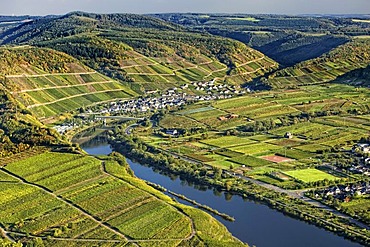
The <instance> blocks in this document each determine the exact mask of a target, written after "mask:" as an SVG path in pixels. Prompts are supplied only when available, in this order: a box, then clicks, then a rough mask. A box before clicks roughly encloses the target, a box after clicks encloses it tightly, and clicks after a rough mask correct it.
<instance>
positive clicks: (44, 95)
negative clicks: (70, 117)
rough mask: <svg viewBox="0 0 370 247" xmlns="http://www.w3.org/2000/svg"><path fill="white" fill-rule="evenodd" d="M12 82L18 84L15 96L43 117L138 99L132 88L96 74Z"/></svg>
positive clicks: (38, 77) (26, 78) (52, 76)
mask: <svg viewBox="0 0 370 247" xmlns="http://www.w3.org/2000/svg"><path fill="white" fill-rule="evenodd" d="M10 80H12V82H13V83H18V84H17V85H16V86H15V87H13V88H11V89H10V90H11V91H12V93H13V95H14V96H15V97H16V98H17V99H18V100H19V101H21V102H22V103H23V104H24V105H25V106H27V107H28V108H30V109H32V111H33V112H34V113H35V114H36V115H37V116H42V117H49V116H54V115H57V114H59V113H61V112H64V111H72V110H75V109H77V108H79V107H81V105H82V104H83V105H90V104H92V103H96V102H101V101H106V100H109V99H115V98H127V97H130V96H133V95H136V93H135V92H133V91H132V90H131V89H129V88H128V87H126V86H124V85H122V84H120V83H118V82H115V81H111V80H110V79H109V78H107V77H105V76H103V75H101V74H99V73H96V72H92V73H87V74H84V73H81V74H78V73H77V74H75V73H72V74H54V75H53V74H51V75H37V76H26V77H10ZM10 84H11V83H10ZM45 108H46V109H45Z"/></svg>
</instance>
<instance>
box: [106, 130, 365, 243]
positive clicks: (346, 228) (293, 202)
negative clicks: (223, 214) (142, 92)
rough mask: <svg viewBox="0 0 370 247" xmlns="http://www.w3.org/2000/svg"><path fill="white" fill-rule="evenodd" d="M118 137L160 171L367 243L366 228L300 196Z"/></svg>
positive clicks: (119, 146) (124, 149)
mask: <svg viewBox="0 0 370 247" xmlns="http://www.w3.org/2000/svg"><path fill="white" fill-rule="evenodd" d="M117 137H118V136H117V133H116V134H115V136H114V140H111V143H112V144H113V146H114V148H115V149H116V150H118V151H120V152H121V153H123V154H125V155H126V156H127V157H129V158H132V159H135V160H137V161H138V162H140V163H143V164H147V165H150V166H153V167H156V168H158V169H161V170H162V171H163V170H165V171H167V172H169V173H171V174H176V175H179V176H181V177H183V178H187V179H189V180H192V181H194V182H197V183H200V184H204V185H209V186H212V187H214V188H217V189H220V190H226V191H229V192H232V193H235V194H238V195H241V196H243V197H245V198H249V199H252V200H256V201H260V202H263V203H266V204H267V205H269V206H270V207H271V208H275V209H277V210H279V211H281V212H284V213H285V214H287V215H289V216H291V217H295V218H297V219H301V220H304V221H306V222H309V223H311V224H315V225H317V226H319V227H323V228H325V229H327V230H330V231H332V232H335V233H336V234H338V235H341V236H345V237H346V238H350V239H352V240H354V241H356V242H361V243H363V244H365V245H366V244H368V243H369V236H368V235H369V232H368V231H365V232H364V231H363V229H359V228H358V227H355V226H353V225H351V224H350V223H349V222H348V221H347V220H345V219H342V218H339V217H337V216H335V215H333V214H332V213H330V212H327V211H325V210H320V209H318V208H315V207H314V206H312V205H309V204H307V203H304V202H302V201H301V200H298V199H293V198H290V197H289V196H286V195H282V194H281V193H276V192H273V191H270V190H267V189H265V188H260V187H259V186H256V185H253V184H251V183H248V182H246V181H243V180H242V179H236V178H231V177H229V176H226V175H225V174H222V175H221V177H218V178H216V177H215V174H213V173H212V170H209V169H206V168H204V167H202V166H200V165H199V166H197V165H195V164H189V163H187V162H185V161H180V160H178V159H174V158H173V157H171V156H169V155H167V154H164V153H163V152H160V151H159V150H156V149H155V148H154V147H151V146H149V145H147V144H145V143H143V142H141V141H140V140H138V139H135V141H133V140H132V138H131V137H129V136H120V138H117ZM140 147H141V148H142V149H145V151H144V150H142V149H140ZM144 147H145V148H144Z"/></svg>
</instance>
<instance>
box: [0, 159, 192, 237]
mask: <svg viewBox="0 0 370 247" xmlns="http://www.w3.org/2000/svg"><path fill="white" fill-rule="evenodd" d="M104 163H105V164H104ZM103 166H106V168H105V169H107V170H108V171H110V170H112V169H117V168H119V167H120V166H118V165H117V163H115V162H113V161H105V162H103V161H101V160H98V159H96V158H93V157H89V156H83V155H75V154H62V153H53V152H46V153H43V154H40V155H37V156H34V157H32V158H29V159H24V160H20V161H17V162H14V163H10V164H8V165H7V166H6V168H5V169H4V170H1V173H0V179H1V181H4V182H3V183H2V184H3V185H2V191H1V197H0V198H1V199H0V204H1V205H2V206H4V210H3V211H2V212H1V213H0V219H1V220H2V222H1V224H3V225H4V226H5V227H6V228H7V229H8V230H16V231H19V232H21V233H25V234H32V235H35V236H40V237H44V236H45V237H46V236H49V235H50V234H52V235H53V236H54V237H63V238H71V239H91V238H94V239H112V240H122V241H123V242H126V241H127V238H130V239H133V240H135V239H157V240H165V239H179V240H181V239H184V238H186V237H188V236H190V235H191V231H192V225H191V219H190V218H189V217H188V216H186V215H185V214H183V213H181V212H180V211H179V210H178V209H177V208H176V207H174V206H171V205H170V204H168V203H166V202H164V201H162V200H159V199H158V198H157V197H156V196H153V195H152V194H150V193H148V192H147V191H146V190H145V189H144V190H143V188H141V187H137V186H135V185H133V184H132V182H131V181H125V179H128V177H126V178H125V179H118V178H117V177H114V176H111V175H110V174H109V173H106V172H103ZM26 167H27V169H26ZM12 174H14V175H12ZM76 174H78V176H76ZM133 180H135V179H134V178H133ZM144 187H145V186H144ZM108 198H109V199H108ZM21 202H22V203H21ZM40 202H42V206H41V207H40ZM15 207H16V208H17V210H16V211H14V210H15ZM9 210H10V211H12V212H16V213H10V211H9ZM11 222H13V223H11ZM103 224H104V225H103ZM180 242H181V241H180Z"/></svg>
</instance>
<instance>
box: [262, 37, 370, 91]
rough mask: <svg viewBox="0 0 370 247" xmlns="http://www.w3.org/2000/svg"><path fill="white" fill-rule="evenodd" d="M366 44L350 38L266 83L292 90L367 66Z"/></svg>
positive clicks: (282, 71) (332, 78)
mask: <svg viewBox="0 0 370 247" xmlns="http://www.w3.org/2000/svg"><path fill="white" fill-rule="evenodd" d="M369 45H370V40H369V39H354V40H352V41H351V42H348V43H346V44H344V45H341V46H339V47H337V48H335V49H333V50H332V51H330V52H329V53H327V54H324V55H322V56H320V57H318V58H315V59H312V60H309V61H306V62H302V63H299V64H297V65H295V66H294V67H289V68H287V69H283V70H280V71H278V72H276V73H274V74H273V75H271V76H269V78H268V80H267V82H266V83H267V84H268V85H271V86H272V87H274V88H295V87H297V86H302V85H311V84H323V83H326V82H331V81H334V80H335V79H337V78H338V77H340V76H342V75H344V74H346V73H348V72H350V71H352V70H355V69H360V68H365V67H366V66H367V65H368V63H369V61H370V60H369V59H370V57H369V54H368V50H369Z"/></svg>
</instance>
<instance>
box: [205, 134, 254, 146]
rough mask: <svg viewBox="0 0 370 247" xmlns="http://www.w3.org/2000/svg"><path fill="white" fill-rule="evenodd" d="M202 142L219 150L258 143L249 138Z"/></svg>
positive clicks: (235, 137) (229, 137)
mask: <svg viewBox="0 0 370 247" xmlns="http://www.w3.org/2000/svg"><path fill="white" fill-rule="evenodd" d="M201 142H202V143H205V144H207V145H211V146H215V147H219V148H225V147H234V146H243V145H246V144H252V143H256V142H255V141H252V140H250V139H248V138H240V137H237V136H223V137H219V138H216V139H208V140H204V141H201Z"/></svg>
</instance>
